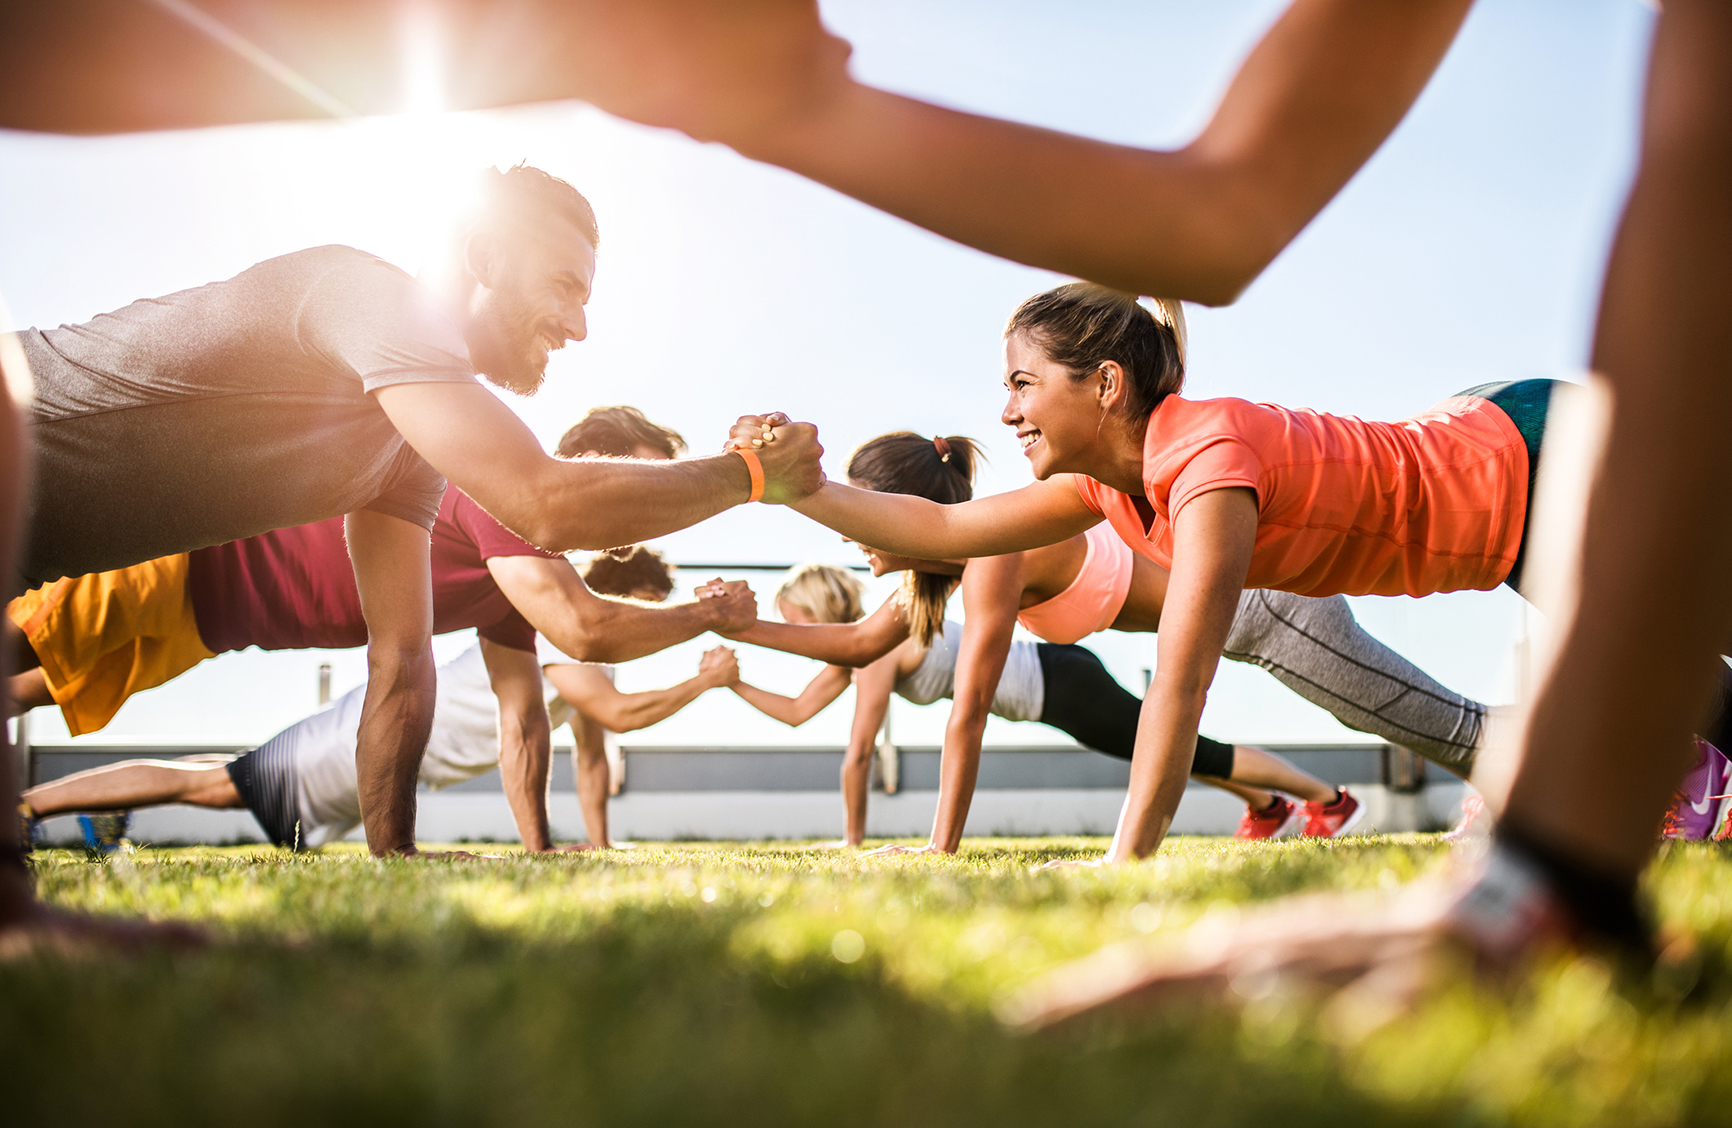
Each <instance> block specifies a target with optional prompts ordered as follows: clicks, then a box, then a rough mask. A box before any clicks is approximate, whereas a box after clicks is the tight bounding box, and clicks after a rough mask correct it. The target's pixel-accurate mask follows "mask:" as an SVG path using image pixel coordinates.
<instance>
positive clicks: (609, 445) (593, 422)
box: [559, 407, 686, 458]
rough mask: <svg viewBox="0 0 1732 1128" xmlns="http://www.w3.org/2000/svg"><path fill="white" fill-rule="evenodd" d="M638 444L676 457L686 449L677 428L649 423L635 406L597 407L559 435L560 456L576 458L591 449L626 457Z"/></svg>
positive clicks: (599, 452)
mask: <svg viewBox="0 0 1732 1128" xmlns="http://www.w3.org/2000/svg"><path fill="white" fill-rule="evenodd" d="M638 447H649V448H650V449H651V450H657V451H660V452H661V453H662V454H663V455H665V456H666V457H668V458H678V457H679V456H680V455H682V454H684V453H685V452H686V441H685V439H683V438H681V437H680V433H679V432H678V431H675V430H673V429H671V428H668V427H663V426H661V425H660V424H659V423H651V422H650V421H649V420H648V419H647V418H645V417H644V413H643V412H641V411H639V410H638V409H637V408H635V407H597V408H592V409H591V410H590V412H589V414H588V415H585V416H584V417H583V418H582V419H580V420H578V422H577V425H576V426H574V427H573V428H572V429H571V430H569V431H567V432H566V433H565V434H564V435H562V436H560V439H559V456H560V457H561V458H576V457H578V456H579V455H582V454H588V453H589V452H590V451H594V452H595V453H596V454H605V455H610V456H612V457H614V458H625V457H626V456H628V455H630V454H631V452H632V451H634V450H636V449H637V448H638Z"/></svg>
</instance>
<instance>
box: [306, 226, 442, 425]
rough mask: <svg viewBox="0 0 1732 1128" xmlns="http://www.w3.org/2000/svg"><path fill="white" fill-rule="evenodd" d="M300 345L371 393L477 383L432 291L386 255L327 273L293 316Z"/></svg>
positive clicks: (351, 260) (358, 259)
mask: <svg viewBox="0 0 1732 1128" xmlns="http://www.w3.org/2000/svg"><path fill="white" fill-rule="evenodd" d="M296 334H297V336H298V338H299V340H300V343H301V347H302V348H303V349H305V350H306V351H307V352H308V353H310V354H312V355H315V356H318V357H320V358H322V359H323V360H325V361H326V362H328V363H329V364H331V365H332V366H334V367H336V368H338V369H340V370H347V371H350V372H353V373H354V374H355V375H356V377H358V378H359V379H360V381H361V388H362V390H363V391H366V392H374V391H377V390H378V389H380V388H383V387H387V386H389V385H392V384H426V383H459V384H461V383H470V384H472V383H474V382H475V369H474V367H473V366H472V365H471V364H470V362H469V347H468V345H467V344H466V343H465V342H464V340H463V334H462V332H461V331H460V330H459V329H458V328H457V326H456V325H455V324H454V323H453V322H452V321H451V318H450V317H449V316H448V315H447V314H446V313H445V311H444V310H442V309H440V308H439V305H438V303H437V301H436V300H435V299H434V298H433V295H432V294H430V293H428V292H427V291H426V290H425V289H423V288H422V287H421V285H420V284H419V283H417V282H416V281H415V280H414V279H413V278H411V277H409V276H408V275H407V274H405V273H403V272H402V271H401V270H399V269H397V268H396V267H394V266H392V265H391V264H390V263H387V262H385V261H383V260H382V259H376V258H372V257H371V256H362V255H356V256H354V257H352V258H349V259H347V260H346V261H344V262H342V263H341V264H339V265H337V266H334V267H333V268H332V269H331V270H329V271H327V272H326V273H325V274H324V275H323V276H322V277H321V278H320V279H319V280H318V281H317V283H315V284H314V285H313V286H312V287H311V288H310V289H309V291H308V293H307V296H306V300H305V301H304V302H303V303H302V306H301V309H300V311H299V315H298V317H297V318H296Z"/></svg>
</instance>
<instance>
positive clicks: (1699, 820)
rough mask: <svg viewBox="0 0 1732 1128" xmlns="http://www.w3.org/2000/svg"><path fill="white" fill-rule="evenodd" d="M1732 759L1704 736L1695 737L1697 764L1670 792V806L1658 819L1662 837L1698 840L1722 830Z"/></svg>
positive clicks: (1731, 777) (1731, 781) (1731, 787)
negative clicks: (1671, 794)
mask: <svg viewBox="0 0 1732 1128" xmlns="http://www.w3.org/2000/svg"><path fill="white" fill-rule="evenodd" d="M1729 785H1732V760H1729V759H1727V758H1726V754H1725V753H1723V752H1721V751H1720V750H1719V749H1718V748H1716V747H1714V746H1713V745H1712V744H1710V743H1708V742H1707V741H1706V740H1697V741H1696V766H1695V767H1693V768H1691V769H1690V771H1689V773H1688V774H1687V775H1685V776H1684V780H1683V782H1682V783H1680V784H1679V785H1678V790H1677V791H1676V792H1674V793H1673V796H1672V806H1671V809H1669V810H1668V811H1667V812H1666V817H1665V818H1664V819H1662V820H1661V822H1660V837H1661V838H1682V839H1685V840H1687V841H1690V842H1700V841H1701V840H1702V839H1704V838H1712V837H1714V833H1715V831H1717V830H1724V829H1725V823H1726V819H1727V816H1728V814H1729V813H1732V812H1728V809H1727V807H1728V796H1727V792H1728V791H1729V790H1732V786H1729Z"/></svg>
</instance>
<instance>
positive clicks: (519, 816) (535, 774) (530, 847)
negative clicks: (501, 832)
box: [499, 713, 553, 853]
mask: <svg viewBox="0 0 1732 1128" xmlns="http://www.w3.org/2000/svg"><path fill="white" fill-rule="evenodd" d="M552 744H553V738H552V734H551V733H550V732H549V731H548V726H547V723H546V721H545V720H543V721H542V723H541V724H539V725H537V724H536V723H535V722H534V720H533V719H530V720H525V719H523V718H515V717H507V716H506V715H503V713H502V715H501V716H500V725H499V775H500V779H501V781H502V782H503V783H504V785H505V800H506V802H507V803H509V804H510V805H511V817H512V818H513V819H514V820H516V822H517V833H518V835H519V836H520V837H521V838H522V839H523V848H524V849H525V850H527V851H529V852H530V853H538V852H540V851H542V850H546V849H547V848H548V847H549V846H551V845H552V844H553V836H552V834H551V833H550V832H549V830H548V825H547V775H548V766H549V763H550V762H551V760H552V755H553V751H552Z"/></svg>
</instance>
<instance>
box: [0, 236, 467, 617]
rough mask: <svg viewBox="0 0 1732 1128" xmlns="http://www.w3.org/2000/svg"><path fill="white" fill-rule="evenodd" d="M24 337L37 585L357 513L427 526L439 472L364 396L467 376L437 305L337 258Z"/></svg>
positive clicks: (299, 259)
mask: <svg viewBox="0 0 1732 1128" xmlns="http://www.w3.org/2000/svg"><path fill="white" fill-rule="evenodd" d="M20 342H21V344H22V345H23V348H24V354H25V356H26V357H27V358H28V360H29V363H30V368H31V371H32V373H33V374H34V376H35V380H36V401H35V404H34V405H33V408H32V412H31V415H32V427H31V437H32V439H33V441H34V443H35V447H36V480H37V483H38V485H37V490H36V493H35V497H34V498H33V504H32V505H31V507H30V515H29V524H30V529H31V538H30V541H29V543H28V544H27V546H26V549H25V560H24V563H23V567H22V569H21V571H22V572H23V574H24V577H25V579H26V581H27V582H29V583H30V584H31V585H32V586H35V585H36V584H40V583H46V582H49V581H53V580H57V579H59V578H60V577H62V576H69V575H82V574H84V573H87V572H98V571H107V570H108V569H111V568H118V567H124V566H126V565H128V564H132V563H136V562H137V561H140V560H150V559H154V558H156V557H158V556H163V555H166V554H168V553H172V552H184V551H187V550H189V549H191V548H194V547H204V546H205V545H209V544H220V543H223V542H225V541H229V540H236V539H239V538H241V537H245V536H252V535H254V534H257V533H263V532H268V531H270V530H272V529H280V528H288V527H292V526H295V525H301V524H305V523H307V522H308V521H312V520H320V519H322V518H324V517H329V516H331V515H333V514H336V513H350V512H354V511H355V510H362V509H365V510H372V511H375V512H379V513H383V514H386V515H388V516H391V517H397V518H400V519H402V520H404V521H408V522H410V523H412V524H415V525H419V526H422V527H424V528H426V527H431V525H432V522H433V517H434V515H435V514H436V513H437V512H438V509H439V499H440V496H441V494H442V493H443V492H444V488H445V482H444V479H443V478H441V477H440V475H439V473H438V471H436V470H434V469H433V468H432V467H431V466H429V465H428V464H427V462H426V460H425V459H423V458H422V457H421V456H420V455H418V454H417V453H415V451H414V450H413V449H412V448H411V447H410V446H409V445H408V444H407V443H405V442H404V441H403V437H402V436H401V435H399V434H398V433H397V430H396V428H394V427H393V426H392V425H391V420H390V419H389V417H387V416H386V414H385V412H384V411H383V410H382V409H381V408H380V407H379V404H378V402H377V401H376V400H375V399H374V398H373V396H372V394H371V393H374V392H376V391H378V390H379V389H380V388H382V387H385V386H387V385H390V384H398V383H407V382H448V383H454V384H464V385H473V384H474V383H475V375H474V372H473V370H472V369H471V367H470V364H469V352H468V348H467V346H466V345H465V343H464V340H463V336H462V334H461V333H460V332H459V331H458V329H457V326H456V325H455V324H453V323H452V320H451V318H450V317H449V316H448V315H447V314H446V313H445V312H444V311H442V310H441V309H439V308H438V305H437V303H436V301H435V300H434V297H433V295H432V294H431V293H429V292H428V291H427V290H426V289H424V288H423V287H421V286H420V285H419V284H417V283H416V282H415V280H414V279H413V278H411V277H409V275H407V274H405V273H404V272H403V271H401V270H399V269H397V268H396V267H394V266H392V265H390V264H389V263H386V262H383V261H381V260H379V259H376V258H374V257H373V256H371V255H368V254H364V253H363V252H361V251H357V250H354V249H352V248H349V247H318V248H314V249H313V250H307V251H298V252H296V253H294V254H289V255H284V256H282V257H281V258H274V259H271V260H269V261H267V262H262V263H259V264H258V265H257V266H254V267H252V268H251V269H249V270H246V271H243V272H242V273H241V274H240V275H238V276H236V277H234V278H231V279H229V280H228V281H226V282H214V283H212V284H210V285H208V286H200V287H198V288H196V289H192V290H183V291H181V292H180V293H177V294H170V295H168V296H167V297H163V298H154V299H148V300H145V301H139V302H134V303H133V304H131V305H129V306H127V307H125V308H124V309H119V310H116V311H114V312H113V313H105V314H101V315H99V316H98V317H95V318H93V319H92V320H90V321H89V322H87V323H85V324H83V325H65V326H61V327H60V328H59V329H49V330H46V331H38V330H34V329H32V330H29V331H27V332H25V333H23V334H21V335H20ZM167 499H186V501H187V502H192V501H193V499H197V503H196V504H166V505H165V504H163V502H164V501H165V500H167Z"/></svg>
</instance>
